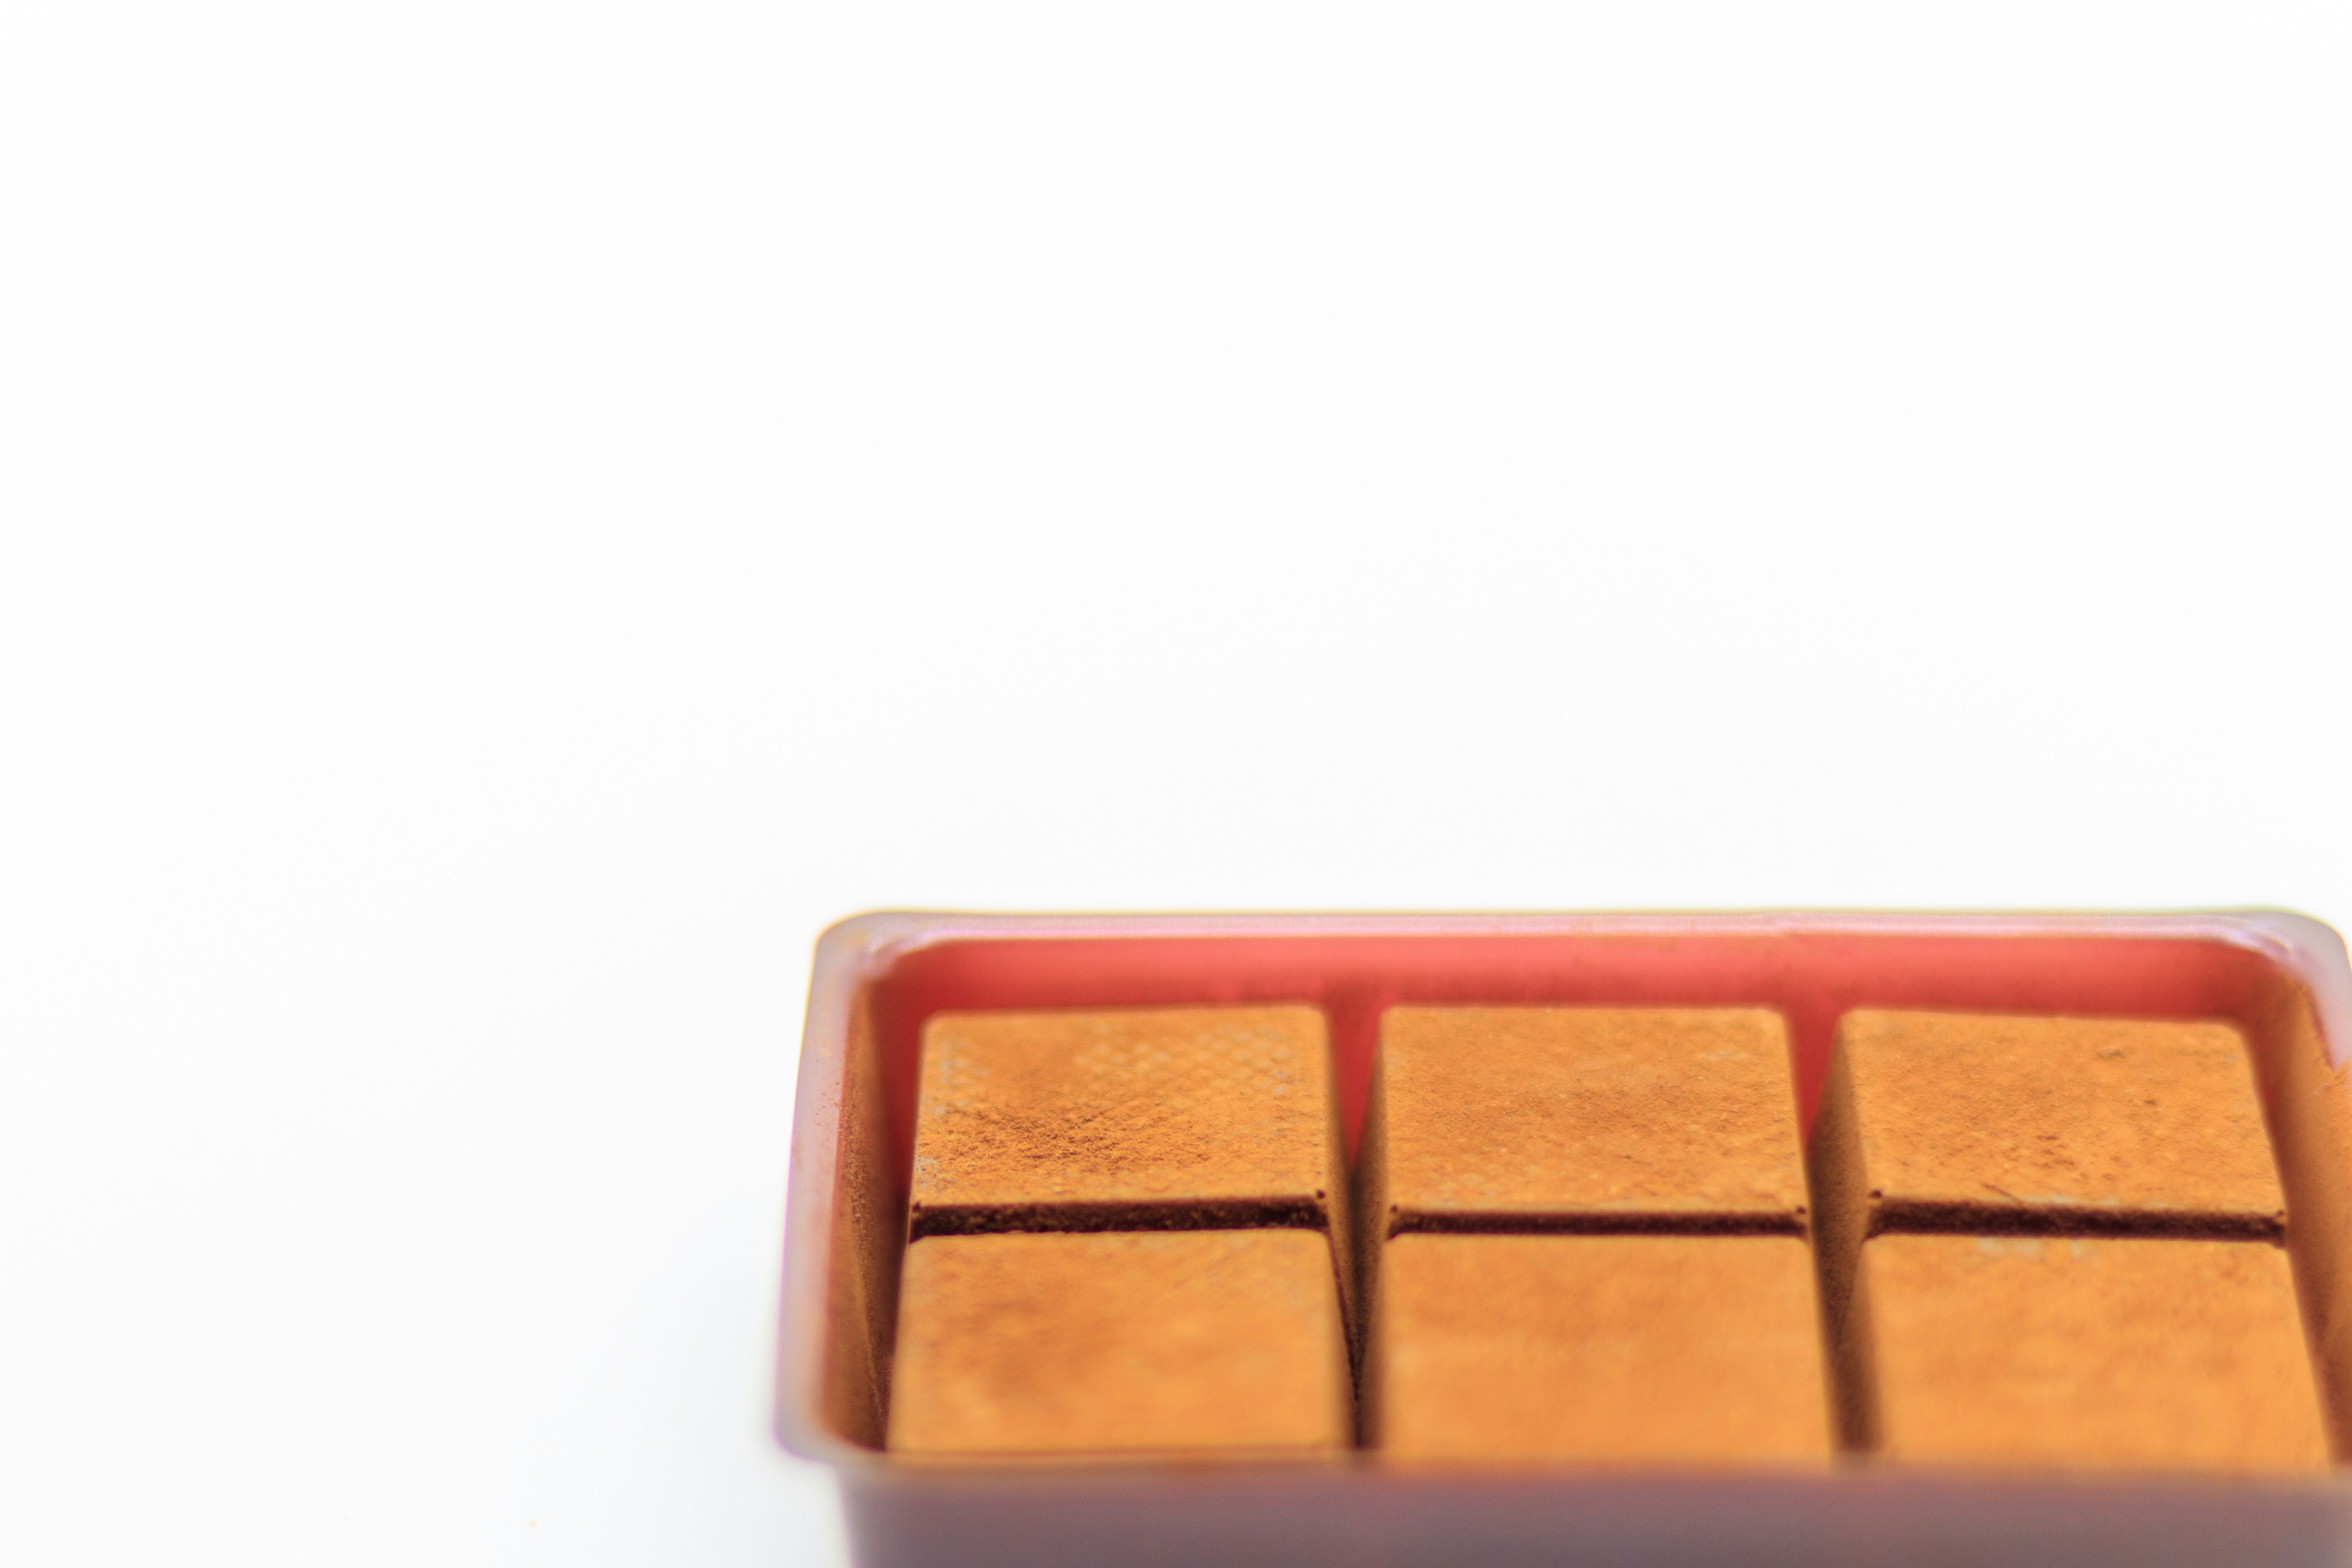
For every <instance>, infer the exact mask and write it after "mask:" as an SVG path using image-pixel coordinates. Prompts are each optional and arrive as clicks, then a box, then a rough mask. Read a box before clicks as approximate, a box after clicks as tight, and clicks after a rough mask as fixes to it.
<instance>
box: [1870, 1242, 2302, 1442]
mask: <svg viewBox="0 0 2352 1568" xmlns="http://www.w3.org/2000/svg"><path fill="white" fill-rule="evenodd" d="M1862 1256H1863V1271H1864V1277H1865V1279H1867V1281H1868V1284H1867V1289H1868V1291H1869V1296H1870V1303H1871V1307H1870V1310H1871V1318H1872V1324H1873V1329H1874V1340H1875V1345H1874V1360H1875V1363H1876V1371H1877V1384H1878V1406H1879V1425H1880V1430H1881V1447H1882V1449H1883V1451H1884V1452H1885V1455H1886V1457H1887V1458H1889V1459H1893V1460H1897V1461H1902V1460H1908V1461H1912V1462H1915V1463H1927V1464H1955V1465H1986V1466H2031V1467H2035V1468H2083V1469H2099V1468H2122V1469H2143V1468H2152V1469H2181V1470H2225V1471H2287V1472H2310V1471H2316V1470H2320V1469H2324V1468H2326V1465H2327V1439H2326V1431H2325V1428H2324V1426H2323V1425H2322V1416H2321V1413H2320V1405H2319V1395H2318V1392H2317V1389H2316V1387H2315V1384H2314V1382H2313V1379H2312V1373H2311V1362H2310V1357H2309V1353H2308V1352H2307V1351H2306V1349H2305V1342H2304V1334H2303V1328H2302V1321H2301V1317H2300V1314H2299V1313H2298V1311H2297V1310H2296V1306H2295V1296H2294V1277H2293V1274H2292V1272H2291V1271H2290V1270H2289V1268H2288V1266H2287V1260H2286V1254H2285V1253H2284V1251H2282V1250H2281V1249H2280V1248H2278V1247H2273V1246H2272V1245H2270V1244H2269V1243H2267V1242H2260V1241H2182V1240H2178V1239H2174V1238H2170V1237H2162V1238H2149V1237H2131V1238H2098V1239H2092V1238H2081V1237H2076V1238H2064V1237H1972V1236H1882V1237H1877V1238H1876V1239H1874V1240H1873V1241H1871V1242H1870V1243H1869V1244H1868V1245H1867V1246H1865V1247H1864V1248H1863V1250H1862Z"/></svg>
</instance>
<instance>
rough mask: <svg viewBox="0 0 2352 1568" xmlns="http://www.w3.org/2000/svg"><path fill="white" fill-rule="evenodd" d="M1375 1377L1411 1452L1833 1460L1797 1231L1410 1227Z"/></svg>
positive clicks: (1382, 1408)
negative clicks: (1639, 1232)
mask: <svg viewBox="0 0 2352 1568" xmlns="http://www.w3.org/2000/svg"><path fill="white" fill-rule="evenodd" d="M1373 1334H1374V1342H1373V1346H1372V1350H1371V1354H1372V1356H1373V1358H1374V1364H1373V1366H1372V1369H1371V1371H1370V1380H1371V1383H1372V1384H1373V1385H1374V1386H1375V1387H1376V1388H1377V1389H1378V1394H1377V1400H1378V1416H1377V1419H1378V1422H1379V1426H1380V1431H1379V1434H1378V1447H1380V1448H1381V1453H1382V1456H1383V1458H1388V1459H1391V1460H1394V1461H1398V1462H1401V1463H1418V1462H1426V1463H1431V1464H1449V1465H1450V1464H1481V1463H1486V1464H1494V1463H1503V1464H1510V1463H1536V1464H1541V1463H1556V1464H1575V1465H1660V1466H1708V1467H1713V1466H1751V1465H1761V1466H1801V1467H1820V1466H1825V1465H1827V1464H1828V1463H1829V1462H1830V1459H1831V1457H1832V1453H1833V1451H1834V1445H1833V1444H1832V1439H1831V1435H1830V1410H1829V1397H1828V1392H1827V1387H1826V1382H1827V1378H1826V1373H1824V1371H1823V1368H1822V1340H1821V1326H1820V1319H1819V1317H1818V1316H1817V1315H1816V1311H1815V1308H1814V1298H1813V1260H1812V1254H1811V1250H1810V1249H1809V1248H1808V1247H1806V1245H1805V1243H1804V1241H1803V1240H1802V1239H1801V1238H1799V1237H1784V1236H1444V1235H1415V1236H1401V1237H1397V1238H1395V1239H1394V1240H1393V1241H1391V1242H1390V1243H1389V1244H1388V1246H1387V1247H1386V1248H1385V1249H1384V1250H1383V1253H1382V1257H1381V1313H1380V1316H1379V1319H1378V1327H1377V1328H1375V1330H1374V1331H1373Z"/></svg>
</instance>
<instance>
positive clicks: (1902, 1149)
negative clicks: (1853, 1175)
mask: <svg viewBox="0 0 2352 1568" xmlns="http://www.w3.org/2000/svg"><path fill="white" fill-rule="evenodd" d="M1838 1044H1839V1049H1840V1050H1841V1051H1842V1052H1843V1056H1844V1058H1845V1067H1846V1071H1847V1072H1848V1074H1849V1075H1850V1079H1851V1081H1852V1084H1853V1110H1854V1120H1855V1123H1856V1125H1857V1127H1858V1129H1859V1131H1860V1136H1861V1147H1862V1158H1863V1175H1864V1186H1865V1188H1866V1190H1868V1191H1869V1192H1870V1193H1871V1194H1872V1196H1873V1197H1874V1199H1875V1200H1876V1201H1877V1202H1879V1203H1880V1204H1881V1205H1883V1206H1885V1207H1889V1208H1900V1207H1902V1206H1904V1205H1930V1206H1933V1205H1951V1206H1954V1207H1958V1208H1984V1207H1988V1206H1990V1207H1994V1208H1999V1209H2011V1208H2015V1209H2037V1208H2055V1209H2081V1210H2114V1211H2136V1212H2140V1213H2147V1214H2177V1215H2208V1216H2215V1217H2220V1218H2226V1217H2227V1216H2231V1215H2238V1216H2248V1217H2250V1218H2252V1219H2259V1220H2262V1221H2264V1222H2274V1221H2276V1220H2277V1219H2278V1218H2279V1217H2280V1216H2281V1215H2283V1214H2284V1208H2285V1202H2284V1198H2283V1197H2282V1196H2281V1195H2280V1191H2279V1181H2278V1172H2277V1168H2276V1166H2275V1165H2274V1164H2273V1161H2272V1158H2271V1148H2270V1141H2269V1139H2268V1138H2267V1137H2266V1136H2265V1135H2264V1134H2263V1112H2262V1106H2261V1104H2260V1103H2259V1102H2258V1101H2257V1100H2256V1099H2255V1095H2254V1079H2253V1071H2252V1066H2251V1064H2250V1063H2249V1062H2248V1061H2247V1058H2246V1047H2245V1042H2244V1041H2243V1040H2242V1038H2241V1037H2239V1034H2238V1032H2237V1031H2236V1030H2235V1029H2233V1028H2231V1026H2229V1025H2227V1024H2221V1023H2210V1022H2170V1021H2147V1020H2136V1019H2118V1018H2054V1017H2015V1016H1993V1015H1983V1014H1961V1013H1896V1012H1877V1011H1864V1012H1855V1013H1849V1014H1847V1015H1846V1016H1845V1018H1844V1019H1843V1021H1842V1022H1841V1023H1840V1025H1839V1026H1838Z"/></svg>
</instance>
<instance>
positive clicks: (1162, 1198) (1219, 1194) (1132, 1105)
mask: <svg viewBox="0 0 2352 1568" xmlns="http://www.w3.org/2000/svg"><path fill="white" fill-rule="evenodd" d="M1338 1143H1339V1121H1338V1115H1337V1112H1336V1110H1335V1109H1334V1107H1333V1103H1332V1099H1331V1053H1330V1047H1329V1045H1328V1037H1327V1035H1326V1033H1325V1030H1324V1025H1323V1015H1322V1014H1321V1013H1319V1012H1318V1011H1317V1010H1316V1009H1314V1008H1312V1007H1183V1008H1136V1009H1123V1010H1119V1011H1107V1012H1084V1013H1080V1012H1069V1013H942V1014H940V1015H939V1016H935V1017H933V1018H932V1019H931V1020H930V1022H929V1025H928V1026H925V1028H924V1030H923V1060H922V1074H921V1082H920V1088H919V1098H918V1100H917V1101H916V1107H915V1173H914V1191H913V1197H914V1203H915V1205H916V1206H917V1208H918V1209H920V1210H932V1209H939V1208H942V1207H950V1206H952V1207H988V1206H992V1205H998V1206H1008V1207H1018V1206H1024V1205H1039V1204H1120V1203H1147V1204H1150V1203H1178V1204H1181V1203H1188V1202H1218V1201H1228V1202H1231V1201H1242V1202H1257V1201H1278V1202H1287V1203H1289V1204H1293V1205H1311V1206H1313V1207H1315V1208H1316V1209H1317V1210H1318V1212H1320V1211H1322V1206H1323V1205H1325V1204H1326V1203H1327V1201H1328V1194H1332V1193H1336V1192H1339V1191H1340V1190H1341V1179H1340V1176H1339V1148H1338Z"/></svg>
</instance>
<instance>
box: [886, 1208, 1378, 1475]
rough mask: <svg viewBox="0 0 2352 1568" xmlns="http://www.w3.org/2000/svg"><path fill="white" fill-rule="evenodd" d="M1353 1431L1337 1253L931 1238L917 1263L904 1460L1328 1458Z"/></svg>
mask: <svg viewBox="0 0 2352 1568" xmlns="http://www.w3.org/2000/svg"><path fill="white" fill-rule="evenodd" d="M1352 1427H1353V1417H1352V1412H1351V1409H1350V1400H1349V1380H1348V1358H1347V1349H1346V1344H1345V1341H1344V1338H1343V1336H1342V1334H1341V1331H1340V1321H1339V1298H1338V1295H1337V1292H1336V1290H1335V1289H1334V1286H1333V1283H1332V1278H1331V1258H1330V1254H1329V1252H1328V1248H1327V1247H1326V1244H1325V1241H1324V1238H1323V1237H1321V1236H1319V1235H1318V1234H1316V1233H1314V1232H1311V1231H1304V1230H1205V1231H1150V1232H1142V1233H1135V1232H1118V1231H1096V1232H1088V1233H1085V1234H1081V1235H1050V1234H1013V1235H1003V1236H948V1237H929V1238H928V1239H925V1240H921V1241H918V1242H916V1243H914V1244H913V1245H912V1246H911V1247H908V1251H907V1258H906V1268H905V1273H904V1276H903V1278H902V1280H901V1283H900V1287H899V1304H898V1355H897V1359H896V1362H895V1363H894V1366H893V1370H892V1387H891V1397H890V1426H889V1446H890V1447H891V1448H892V1449H893V1450H894V1451H896V1452H898V1453H902V1454H908V1455H912V1456H936V1457H940V1458H948V1457H966V1458H1013V1457H1019V1456H1024V1455H1040V1456H1042V1455H1054V1454H1063V1455H1071V1454H1082V1455H1120V1454H1126V1455H1139V1454H1187V1453H1209V1452H1213V1453H1236V1454H1238V1453H1253V1454H1259V1455H1281V1454H1294V1455H1299V1456H1319V1455H1329V1454H1335V1453H1338V1452H1339V1451H1342V1450H1344V1449H1345V1448H1347V1447H1348V1445H1349V1436H1350V1433H1351V1431H1352Z"/></svg>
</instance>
